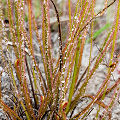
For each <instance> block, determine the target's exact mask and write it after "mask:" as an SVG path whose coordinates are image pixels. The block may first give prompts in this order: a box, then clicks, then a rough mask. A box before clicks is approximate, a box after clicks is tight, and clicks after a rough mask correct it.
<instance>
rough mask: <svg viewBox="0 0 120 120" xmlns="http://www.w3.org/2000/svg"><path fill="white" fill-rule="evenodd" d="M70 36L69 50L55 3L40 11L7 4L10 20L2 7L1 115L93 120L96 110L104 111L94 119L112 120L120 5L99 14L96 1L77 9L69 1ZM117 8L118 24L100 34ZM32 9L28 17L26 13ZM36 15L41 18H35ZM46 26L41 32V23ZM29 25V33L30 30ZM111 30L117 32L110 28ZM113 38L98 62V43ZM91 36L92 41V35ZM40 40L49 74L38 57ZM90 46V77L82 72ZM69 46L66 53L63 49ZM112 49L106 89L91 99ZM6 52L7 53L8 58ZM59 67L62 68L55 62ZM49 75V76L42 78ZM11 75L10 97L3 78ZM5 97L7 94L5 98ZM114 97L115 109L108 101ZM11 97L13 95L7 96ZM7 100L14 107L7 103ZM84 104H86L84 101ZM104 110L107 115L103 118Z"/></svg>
mask: <svg viewBox="0 0 120 120" xmlns="http://www.w3.org/2000/svg"><path fill="white" fill-rule="evenodd" d="M66 2H67V4H68V6H67V7H68V10H67V12H66V13H68V16H69V22H68V28H69V30H68V31H69V32H68V34H67V35H66V42H65V43H64V45H63V40H62V28H61V24H62V23H61V20H60V16H59V11H58V8H57V6H56V4H55V2H54V0H50V1H48V0H42V1H38V0H37V3H38V4H40V8H38V7H39V6H38V5H36V4H35V3H34V4H35V6H37V8H36V7H35V6H34V4H33V1H32V0H26V1H24V0H7V5H6V6H7V10H5V11H7V13H8V15H6V14H4V9H5V8H4V7H3V6H2V5H3V4H5V1H0V57H1V65H2V67H3V69H2V70H1V71H0V109H2V110H3V111H4V113H5V114H6V115H7V119H14V120H16V119H19V120H23V119H26V120H43V119H48V120H67V119H69V120H78V119H85V118H87V117H88V116H89V115H90V113H91V110H93V109H94V108H93V107H94V106H95V104H97V105H98V106H99V109H98V110H96V115H95V116H94V118H96V119H98V117H100V116H102V119H105V118H106V117H109V119H110V118H111V115H110V112H111V109H112V107H113V106H114V103H115V102H116V99H117V97H118V94H119V86H118V85H119V83H120V78H118V80H116V81H115V83H114V84H113V85H112V87H109V81H110V78H111V75H112V73H113V72H114V70H115V69H116V66H117V64H118V62H119V61H118V58H119V56H120V54H118V56H117V57H116V59H115V62H114V53H115V45H116V41H117V40H118V31H119V25H120V1H119V0H114V1H112V2H111V3H109V4H108V3H107V1H106V0H105V4H106V5H105V7H104V9H103V10H101V11H100V12H98V13H97V14H96V13H95V12H94V8H95V3H96V0H77V2H76V6H75V9H74V10H73V8H72V5H73V3H72V2H71V1H70V0H68V1H66ZM113 4H116V6H117V7H116V11H115V19H114V22H113V24H112V25H111V24H106V25H105V26H104V27H102V28H100V29H99V30H97V31H96V32H95V33H93V31H94V23H95V22H94V20H96V18H99V17H100V16H102V15H103V14H105V11H106V10H107V9H108V8H109V7H111V6H112V5H113ZM51 6H52V7H54V10H55V14H56V18H57V25H58V43H59V53H58V54H59V58H58V59H57V58H53V45H52V40H51V30H50V29H51V24H50V9H51ZM26 8H27V11H26ZM34 11H35V12H34ZM36 11H37V13H36ZM39 15H40V18H41V19H42V20H41V26H40V29H41V30H42V32H39V29H38V26H37V22H36V19H38V18H39ZM6 16H7V18H8V23H7V24H8V26H9V30H8V31H7V30H6V23H5V21H4V19H5V18H6ZM26 22H28V23H27V24H28V28H26V25H25V24H26ZM110 26H111V27H110ZM106 29H108V30H109V32H108V34H107V36H106V38H105V40H104V41H103V40H102V41H103V43H102V45H101V46H100V50H99V52H98V54H97V56H94V57H92V51H93V40H94V39H95V38H96V37H98V36H99V35H100V34H101V33H104V30H106ZM88 32H90V38H88V37H87V33H88ZM34 36H35V38H36V40H37V43H38V46H39V51H40V56H41V63H42V65H43V69H42V70H41V69H40V68H39V63H38V62H37V59H36V57H35V48H34V44H33V43H34ZM86 42H88V43H90V51H88V52H89V63H88V66H87V67H86V69H85V71H83V73H82V74H81V75H80V71H81V70H82V66H83V65H82V59H83V56H84V47H85V43H86ZM63 46H64V47H63ZM110 47H111V48H112V49H111V53H110V59H109V65H108V70H107V74H106V75H105V79H104V81H103V83H102V84H101V87H100V88H99V90H98V91H97V92H96V94H95V95H90V94H88V93H87V92H86V91H87V86H89V84H90V81H91V79H93V75H96V73H97V70H98V69H99V66H100V65H101V64H102V62H104V59H105V56H106V54H107V53H109V48H110ZM4 51H6V52H4ZM54 61H56V62H54ZM42 71H44V75H43V73H42ZM4 72H5V73H6V74H7V75H8V78H9V80H10V83H7V84H10V88H9V91H8V90H6V89H5V88H4V90H3V89H2V82H4V81H2V73H4ZM4 91H6V92H5V93H4ZM112 91H113V93H112V97H111V98H110V99H111V101H110V103H104V102H103V100H104V99H105V98H106V96H107V95H108V94H110V93H111V92H112ZM7 92H9V94H7ZM5 95H7V98H8V99H10V100H11V101H12V102H10V103H9V104H8V101H9V100H8V101H7V100H5V99H4V97H5ZM83 98H84V99H89V103H88V104H87V105H86V107H84V108H82V109H80V110H79V111H78V112H77V113H74V112H75V110H76V108H78V107H79V103H81V101H82V99H83ZM84 99H83V100H84ZM101 110H104V111H105V112H104V113H102V115H101V112H100V111H101Z"/></svg>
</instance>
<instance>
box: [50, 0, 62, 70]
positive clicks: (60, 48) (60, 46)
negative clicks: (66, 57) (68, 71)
mask: <svg viewBox="0 0 120 120" xmlns="http://www.w3.org/2000/svg"><path fill="white" fill-rule="evenodd" d="M50 1H51V2H52V4H53V6H54V8H55V12H56V17H57V22H58V33H59V37H58V38H59V52H60V72H61V69H62V62H63V60H62V59H63V58H62V37H61V26H60V17H59V13H58V10H57V8H56V5H55V3H54V2H53V0H50Z"/></svg>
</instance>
